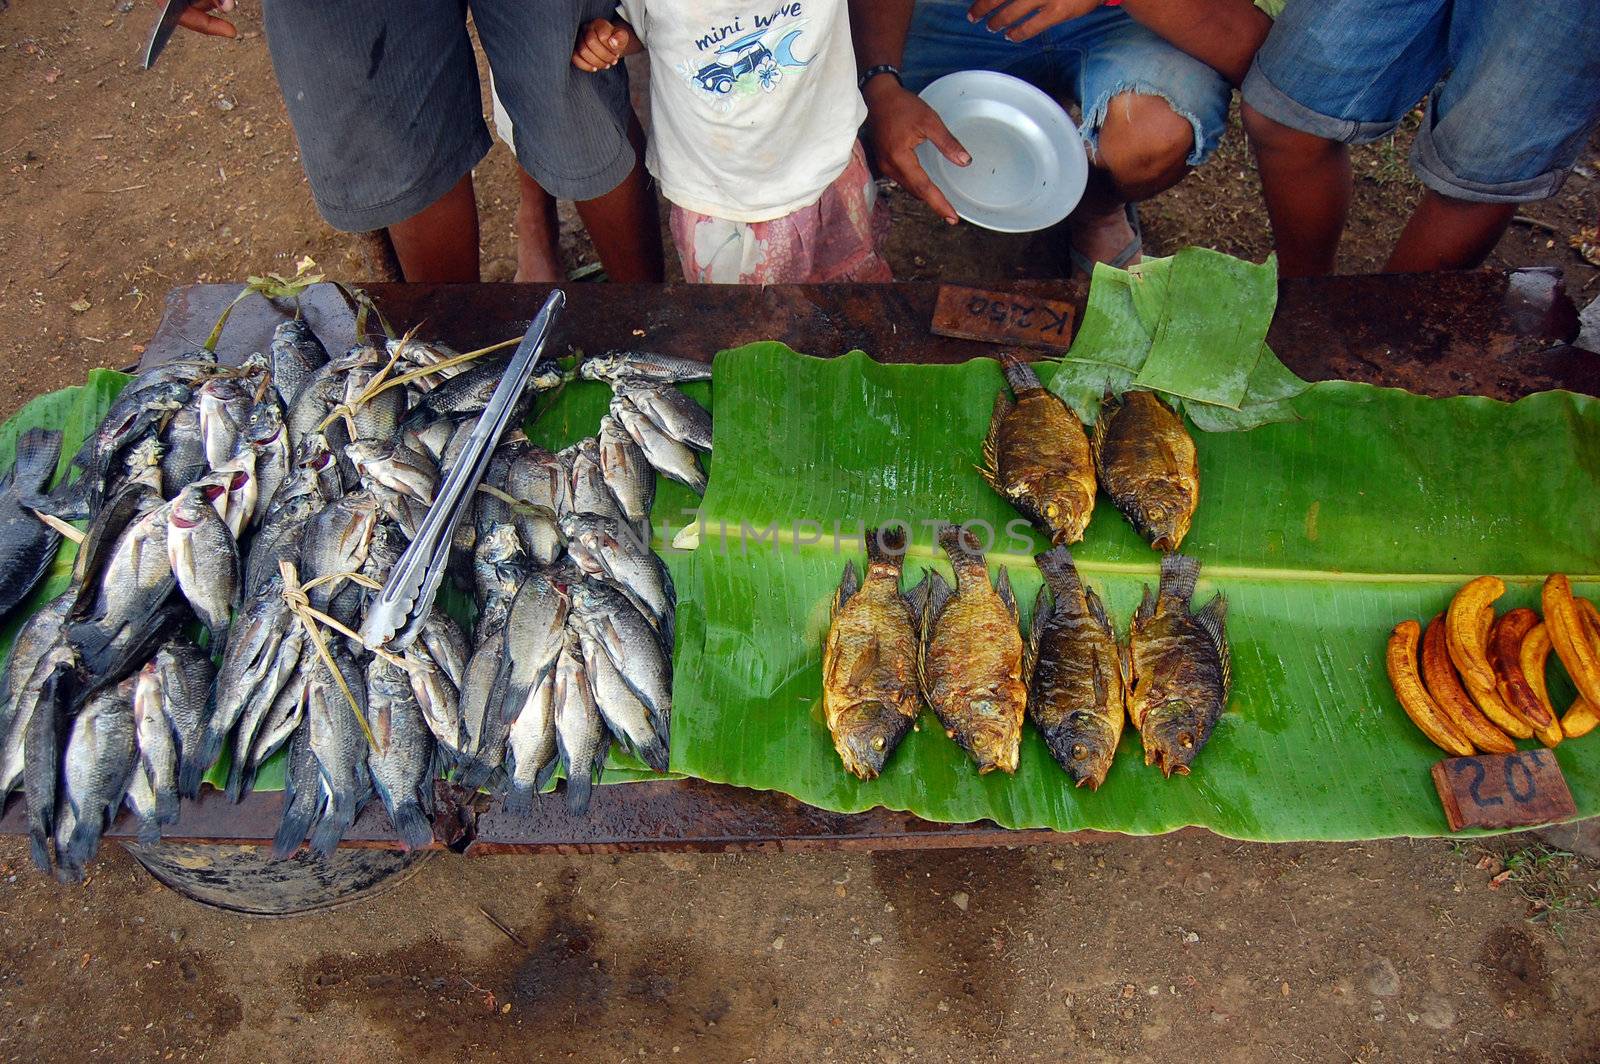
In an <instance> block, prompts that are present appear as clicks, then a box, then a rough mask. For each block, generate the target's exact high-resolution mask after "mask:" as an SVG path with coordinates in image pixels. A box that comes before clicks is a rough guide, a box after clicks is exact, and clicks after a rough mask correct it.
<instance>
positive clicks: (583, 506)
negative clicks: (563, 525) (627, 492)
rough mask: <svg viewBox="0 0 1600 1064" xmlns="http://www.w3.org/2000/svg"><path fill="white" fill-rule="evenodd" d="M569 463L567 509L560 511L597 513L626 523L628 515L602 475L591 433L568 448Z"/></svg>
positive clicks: (597, 444) (598, 443)
mask: <svg viewBox="0 0 1600 1064" xmlns="http://www.w3.org/2000/svg"><path fill="white" fill-rule="evenodd" d="M565 453H567V454H568V455H569V457H568V459H567V461H568V462H569V464H570V470H571V471H570V473H569V474H568V481H567V482H568V484H569V485H570V486H571V498H570V501H569V503H568V507H567V509H565V510H563V511H560V512H561V513H584V514H599V515H601V516H603V517H610V518H614V519H615V520H617V521H619V522H621V523H623V524H627V523H628V515H627V513H626V511H624V510H623V509H622V504H621V503H620V502H618V501H617V497H616V496H615V495H612V494H611V489H610V488H609V487H607V486H606V479H605V474H604V472H602V470H601V468H600V441H599V440H597V439H595V438H594V437H593V436H590V437H588V438H586V439H583V440H580V441H579V442H577V443H575V444H573V445H572V446H571V447H569V448H567V451H566V452H565Z"/></svg>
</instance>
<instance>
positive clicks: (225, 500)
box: [195, 449, 260, 541]
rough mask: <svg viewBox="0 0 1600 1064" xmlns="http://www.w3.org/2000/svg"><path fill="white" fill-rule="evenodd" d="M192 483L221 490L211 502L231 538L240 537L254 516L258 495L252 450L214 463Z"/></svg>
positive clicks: (254, 459) (254, 458)
mask: <svg viewBox="0 0 1600 1064" xmlns="http://www.w3.org/2000/svg"><path fill="white" fill-rule="evenodd" d="M195 483H196V484H199V485H202V486H206V487H217V488H222V489H223V490H224V492H225V494H222V495H217V496H214V497H211V505H212V506H214V507H216V510H217V513H219V514H221V515H222V520H223V521H225V522H226V523H227V525H228V531H229V532H231V533H233V538H234V540H235V541H237V540H239V539H240V538H242V537H243V536H244V533H245V529H247V528H249V527H251V524H250V523H251V521H252V520H254V518H255V514H256V501H257V499H258V498H259V497H260V490H259V489H260V484H259V483H258V482H257V480H256V456H255V452H254V451H251V450H248V449H246V450H243V451H240V452H239V453H237V454H235V455H234V456H233V457H232V458H230V459H228V460H227V461H226V462H223V463H222V464H221V465H218V466H214V467H213V468H212V470H211V472H210V473H209V474H208V475H206V476H204V477H201V478H200V479H199V480H197V481H195Z"/></svg>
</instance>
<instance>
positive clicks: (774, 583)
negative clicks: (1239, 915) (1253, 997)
mask: <svg viewBox="0 0 1600 1064" xmlns="http://www.w3.org/2000/svg"><path fill="white" fill-rule="evenodd" d="M1090 324H1091V323H1090V321H1089V320H1087V319H1086V320H1085V323H1084V327H1085V329H1087V328H1089V327H1090ZM1039 368H1040V370H1041V376H1042V377H1044V378H1045V379H1046V381H1047V383H1048V380H1049V377H1050V376H1051V370H1052V367H1051V366H1050V365H1049V364H1041V365H1040V367H1039ZM714 384H715V391H716V395H717V400H718V402H717V408H716V441H715V442H716V448H717V453H718V455H719V456H721V457H720V464H721V468H720V470H719V475H718V476H717V477H714V478H713V479H712V482H711V488H710V490H709V492H708V494H707V497H706V498H705V500H704V501H703V504H702V507H701V512H700V517H699V520H698V521H697V523H696V524H695V526H694V528H693V529H692V530H691V531H690V532H689V533H687V534H686V535H684V536H683V537H682V538H681V541H682V542H683V543H685V544H696V546H695V549H693V550H692V551H690V552H688V553H687V554H682V555H670V554H669V558H674V559H675V560H674V561H673V573H674V576H675V577H676V578H677V579H678V581H679V603H680V609H679V628H678V631H679V635H678V649H677V656H676V666H677V671H676V679H675V686H674V706H675V711H674V720H673V744H672V746H673V768H674V769H676V770H678V771H681V772H684V773H687V774H689V775H693V776H699V777H702V778H704V779H708V780H712V781H716V782H722V783H731V784H737V785H740V786H745V787H753V788H761V789H767V790H776V791H782V792H784V793H786V794H790V795H793V796H795V797H797V798H799V799H801V800H802V801H805V802H808V803H810V804H812V805H816V806H820V807H823V808H827V809H833V810H837V811H842V812H852V811H859V810H864V809H869V808H872V807H874V806H885V807H888V808H891V809H898V810H908V811H910V812H913V813H916V814H917V815H919V816H922V817H925V818H928V819H931V820H938V821H946V822H968V821H974V820H979V819H989V820H993V821H995V822H996V823H999V824H1002V825H1004V826H1007V827H1017V828H1023V827H1049V828H1057V829H1061V830H1075V829H1083V828H1093V829H1102V830H1111V831H1120V832H1127V833H1133V834H1151V833H1158V832H1165V831H1171V830H1174V829H1176V828H1180V827H1183V826H1187V825H1198V826H1202V827H1206V828H1209V829H1211V830H1213V831H1215V832H1218V833H1220V834H1223V835H1227V836H1231V837H1235V838H1240V839H1257V840H1288V839H1300V840H1312V839H1363V838H1377V837H1384V836H1395V835H1417V836H1426V835H1440V834H1445V833H1446V832H1447V830H1448V829H1447V826H1446V823H1445V820H1444V816H1443V813H1442V811H1441V808H1440V805H1439V801H1438V798H1437V796H1436V794H1435V792H1434V788H1433V783H1432V780H1431V777H1430V774H1429V768H1430V766H1431V765H1432V764H1433V763H1434V762H1435V761H1437V760H1439V759H1440V758H1441V757H1442V756H1443V754H1442V753H1441V751H1439V750H1438V749H1437V748H1436V747H1434V746H1432V745H1431V744H1430V743H1428V741H1427V740H1426V739H1424V738H1423V737H1422V735H1421V734H1420V733H1419V732H1418V731H1417V729H1416V728H1415V727H1413V726H1412V725H1411V723H1410V721H1409V720H1408V719H1407V718H1406V717H1405V716H1404V715H1403V713H1402V711H1401V710H1400V708H1399V706H1398V704H1397V703H1396V701H1395V699H1394V696H1393V694H1392V692H1391V691H1390V689H1389V685H1388V681H1387V678H1386V676H1385V673H1384V667H1383V653H1384V645H1385V641H1386V639H1387V636H1388V633H1389V630H1390V628H1391V627H1392V626H1393V625H1394V624H1395V622H1396V621H1398V620H1400V619H1401V618H1404V617H1417V618H1421V619H1424V620H1425V619H1427V618H1428V617H1431V616H1432V615H1433V614H1434V613H1436V612H1438V611H1440V610H1441V609H1443V608H1444V606H1445V605H1446V603H1447V602H1448V601H1449V598H1450V596H1451V595H1452V594H1453V593H1454V591H1455V590H1456V589H1457V587H1459V585H1460V584H1461V583H1462V582H1463V581H1465V580H1466V579H1468V578H1469V577H1472V576H1476V575H1478V574H1480V573H1486V572H1492V573H1498V574H1501V575H1503V576H1505V577H1506V579H1507V583H1508V585H1509V586H1510V591H1509V593H1508V594H1507V595H1506V596H1505V599H1504V601H1503V603H1502V604H1501V605H1502V608H1505V607H1510V606H1513V605H1537V597H1538V586H1539V582H1540V581H1542V579H1543V578H1544V575H1545V574H1546V573H1548V572H1551V571H1564V572H1567V573H1569V574H1571V575H1573V577H1574V579H1575V580H1576V581H1577V583H1578V586H1579V589H1580V590H1581V591H1582V592H1584V593H1587V594H1590V595H1594V594H1595V593H1596V591H1597V590H1600V584H1597V581H1600V507H1597V506H1594V505H1592V500H1593V499H1594V498H1595V497H1596V491H1597V490H1600V401H1596V400H1594V399H1591V398H1586V397H1582V396H1577V395H1573V394H1570V393H1564V392H1547V393H1541V394H1538V395H1534V396H1530V397H1529V398H1526V399H1524V400H1522V401H1520V402H1517V403H1514V404H1505V403H1500V402H1497V401H1494V400H1491V399H1486V398H1477V397H1464V398H1455V399H1430V398H1424V397H1421V396H1417V395H1413V394H1410V393H1407V392H1403V391H1398V390H1394V389H1383V388H1376V387H1371V386H1368V385H1364V384H1356V383H1350V382H1329V383H1323V384H1317V385H1314V386H1312V387H1311V388H1310V389H1309V390H1307V391H1306V392H1304V393H1303V394H1301V395H1299V396H1297V397H1295V398H1294V399H1292V400H1289V402H1290V405H1291V406H1292V407H1293V413H1294V415H1295V420H1292V421H1287V422H1283V423H1278V424H1271V425H1266V426H1263V427H1261V428H1258V429H1255V430H1254V431H1250V432H1233V433H1223V434H1202V435H1201V436H1200V437H1199V438H1198V440H1197V444H1198V447H1199V457H1200V467H1201V482H1202V491H1201V504H1200V510H1199V513H1198V515H1197V517H1196V519H1195V522H1194V527H1193V530H1192V531H1191V532H1190V534H1189V537H1188V539H1187V540H1185V542H1184V551H1185V553H1190V554H1193V555H1194V556H1196V557H1197V558H1199V559H1200V560H1201V562H1202V564H1203V567H1204V568H1203V571H1202V579H1201V584H1200V589H1199V592H1198V593H1197V595H1196V598H1195V602H1194V607H1195V608H1196V609H1198V608H1199V607H1200V606H1201V605H1202V604H1203V603H1204V601H1205V600H1206V599H1207V598H1209V596H1210V595H1211V594H1212V593H1213V592H1215V591H1221V592H1223V593H1224V594H1226V595H1227V597H1228V636H1229V640H1230V643H1231V646H1232V654H1233V675H1234V693H1233V698H1232V703H1231V707H1230V710H1229V712H1228V713H1226V714H1225V715H1224V717H1223V718H1222V721H1221V722H1220V723H1219V725H1218V727H1217V729H1216V732H1215V735H1214V736H1213V738H1212V740H1211V742H1210V744H1209V745H1208V746H1207V747H1206V749H1205V750H1204V751H1203V752H1202V753H1201V755H1200V757H1199V758H1198V760H1197V762H1196V765H1195V769H1194V773H1193V775H1191V776H1188V777H1174V778H1172V779H1163V778H1162V777H1161V775H1160V774H1159V773H1158V772H1157V771H1156V770H1155V769H1154V768H1149V767H1146V766H1145V765H1144V764H1143V763H1142V761H1143V759H1142V749H1141V746H1140V742H1139V738H1138V736H1137V734H1136V733H1134V732H1132V730H1131V729H1130V730H1129V731H1128V732H1127V733H1125V735H1124V738H1123V745H1122V748H1121V750H1120V752H1119V754H1118V757H1117V760H1116V763H1115V764H1114V765H1113V767H1112V769H1111V772H1110V775H1109V777H1108V779H1107V780H1106V782H1105V785H1104V786H1102V787H1101V788H1100V790H1099V791H1097V792H1092V791H1089V790H1079V789H1076V788H1073V787H1072V786H1071V785H1070V781H1069V780H1068V779H1067V777H1066V775H1065V773H1064V772H1063V771H1062V770H1061V769H1060V768H1059V767H1058V766H1057V765H1056V764H1055V762H1054V761H1053V760H1052V759H1051V758H1050V756H1049V754H1048V752H1047V751H1046V749H1045V746H1044V744H1043V742H1042V740H1040V739H1039V737H1038V735H1037V734H1036V733H1035V732H1034V730H1033V729H1032V727H1031V725H1030V726H1028V727H1027V728H1026V729H1025V736H1024V741H1023V749H1022V756H1021V764H1020V767H1019V769H1018V771H1017V773H1016V775H1015V776H1012V777H1008V776H1004V775H1001V774H991V775H989V776H979V775H978V774H977V772H976V771H975V769H974V768H973V766H972V765H971V763H970V762H969V761H968V760H967V759H966V757H965V756H964V755H963V754H962V753H961V752H960V751H959V750H958V749H957V748H956V746H955V745H954V744H953V743H952V742H950V741H949V740H948V739H947V738H946V737H945V736H944V734H943V732H942V731H941V729H940V728H939V727H938V724H937V722H936V721H935V720H934V718H933V717H932V716H931V714H925V715H924V718H923V721H922V724H921V726H920V728H919V729H918V730H917V731H915V732H913V733H912V734H911V735H910V736H908V738H907V739H906V740H905V742H904V744H903V745H902V746H901V748H900V749H899V751H898V752H897V753H896V754H895V755H894V757H893V758H892V759H891V760H890V762H889V766H888V768H887V770H886V771H885V773H884V775H883V776H882V777H881V778H879V779H878V780H875V781H872V782H862V781H859V780H856V779H855V778H854V777H851V776H849V775H848V774H847V773H845V771H844V770H843V768H842V767H841V766H840V764H839V760H838V757H837V755H836V754H835V753H834V751H833V748H832V745H831V742H830V739H829V736H828V734H827V730H826V728H825V727H824V725H823V723H822V721H821V717H820V705H819V691H820V682H821V681H820V669H819V663H820V646H821V642H822V638H823V635H824V633H825V631H826V629H827V625H828V619H829V618H828V610H829V600H830V597H831V595H832V593H833V590H834V587H835V586H836V585H837V583H838V580H839V576H840V572H841V570H842V568H843V566H844V563H845V561H846V560H849V559H855V560H856V561H857V563H858V565H859V564H860V560H861V556H862V555H861V549H860V545H859V540H858V539H855V538H854V537H858V536H859V533H860V530H861V529H862V528H865V527H872V526H875V525H879V524H881V523H885V522H888V521H892V520H899V521H902V522H905V523H907V524H909V525H910V526H911V530H912V548H911V553H910V556H909V558H908V561H907V570H908V571H907V574H906V586H907V587H909V586H910V585H911V583H913V582H914V581H915V580H916V579H917V578H918V577H919V576H920V570H921V568H922V567H923V566H926V565H930V564H931V565H934V566H935V567H936V568H940V569H941V570H942V571H944V572H946V573H947V574H948V568H947V567H946V566H944V564H943V562H942V561H940V560H938V559H937V558H936V557H935V556H936V555H937V553H938V552H937V551H936V550H935V549H934V548H933V546H932V537H931V528H930V526H929V525H927V524H924V522H931V521H934V520H954V521H965V522H982V523H984V524H985V525H986V526H987V527H988V528H990V529H993V530H995V533H996V534H995V537H994V539H995V543H994V548H993V550H992V551H991V552H990V555H989V561H990V563H991V566H992V567H998V566H999V565H1002V564H1003V565H1005V566H1006V567H1007V568H1008V569H1009V570H1010V575H1011V579H1012V581H1013V583H1014V585H1015V587H1016V588H1017V591H1018V598H1019V600H1020V601H1021V603H1022V604H1023V612H1024V623H1026V618H1027V615H1028V613H1029V607H1030V606H1031V604H1032V601H1033V596H1034V594H1035V591H1036V589H1037V587H1038V584H1039V577H1038V573H1037V570H1036V568H1035V567H1034V564H1033V562H1032V558H1031V555H1032V554H1033V553H1034V552H1035V551H1036V550H1040V549H1043V547H1044V544H1043V543H1042V542H1040V541H1039V540H1038V539H1037V538H1036V537H1034V536H1033V534H1032V533H1031V532H1030V531H1027V530H1026V529H1025V528H1023V527H1022V526H1020V525H1011V526H1010V527H1009V528H1008V527H1007V526H1008V523H1009V522H1012V521H1014V520H1016V518H1017V515H1016V514H1015V513H1014V512H1012V511H1011V510H1010V509H1009V508H1008V507H1007V506H1006V505H1005V504H1004V503H1003V501H1002V500H1001V499H1000V498H999V497H998V496H996V495H995V494H994V493H993V492H992V491H991V490H990V489H989V488H988V486H987V485H986V484H985V483H984V482H983V480H982V479H981V478H980V476H979V475H978V473H977V471H976V466H977V463H978V461H979V449H980V444H981V441H982V439H983V436H984V432H985V429H986V426H987V422H988V418H989V412H990V410H991V407H992V404H993V400H994V396H995V394H996V392H997V391H998V390H999V389H1000V388H1001V386H1002V382H1001V376H1000V373H999V370H998V367H997V365H996V363H994V362H993V361H990V360H987V359H979V360H974V361H972V362H968V363H966V364H963V365H958V366H908V365H894V366H890V365H882V364H879V363H876V362H873V361H872V360H871V359H869V358H868V357H867V356H866V355H864V354H862V353H861V352H852V353H850V354H848V355H846V356H844V357H841V358H838V359H832V360H821V359H812V358H807V357H805V356H801V355H797V354H795V353H794V352H792V351H790V350H789V349H787V348H786V347H784V346H782V345H781V344H776V343H767V344H755V345H751V346H748V347H745V348H741V349H738V350H736V351H730V352H724V353H722V354H720V355H719V356H718V357H717V361H716V368H715V381H714ZM980 538H982V534H981V533H980ZM836 539H837V540H838V541H842V542H838V541H836ZM1073 553H1074V555H1075V556H1076V558H1077V559H1078V565H1079V569H1080V571H1081V572H1082V573H1083V575H1084V577H1085V579H1086V580H1088V581H1089V582H1090V583H1091V584H1092V585H1093V586H1094V587H1096V588H1097V589H1098V590H1099V592H1100V593H1101V595H1102V597H1103V598H1104V599H1105V600H1106V603H1107V605H1108V607H1109V608H1110V610H1111V611H1112V614H1113V616H1114V618H1115V619H1116V621H1117V622H1118V626H1119V630H1120V631H1125V630H1126V626H1127V621H1128V618H1129V616H1130V614H1131V613H1132V610H1133V607H1134V606H1135V604H1136V603H1137V601H1138V598H1139V596H1140V593H1141V591H1142V589H1143V587H1144V585H1145V584H1146V583H1147V582H1152V583H1153V581H1154V578H1155V574H1156V571H1157V565H1158V558H1157V555H1156V554H1155V552H1153V551H1151V550H1150V549H1149V548H1148V547H1147V546H1146V545H1145V543H1144V542H1143V541H1142V540H1141V539H1139V538H1138V536H1136V535H1135V534H1134V532H1133V531H1132V529H1131V528H1130V527H1129V526H1128V524H1127V523H1126V522H1125V521H1124V520H1123V519H1122V517H1121V515H1120V514H1118V513H1117V511H1116V510H1115V509H1114V508H1113V507H1112V506H1111V505H1110V503H1109V501H1107V500H1106V499H1105V498H1104V497H1103V496H1102V498H1101V500H1100V503H1099V506H1098V507H1097V509H1096V512H1095V516H1094V520H1093V522H1092V523H1091V525H1090V527H1089V530H1088V533H1087V535H1086V537H1085V539H1084V541H1083V542H1082V543H1081V544H1078V545H1077V546H1076V547H1074V550H1073ZM1551 679H1552V696H1553V697H1554V698H1555V699H1556V700H1557V701H1558V703H1559V704H1562V705H1564V704H1565V700H1570V698H1571V697H1572V691H1571V688H1570V686H1568V685H1567V683H1566V681H1565V679H1564V677H1562V676H1561V675H1560V671H1559V668H1552V671H1551ZM1556 757H1557V759H1558V760H1559V762H1560V763H1561V766H1562V769H1563V771H1564V772H1565V774H1566V778H1567V781H1568V783H1569V784H1570V786H1571V789H1572V793H1573V797H1574V799H1575V800H1576V802H1577V805H1578V809H1579V811H1580V814H1581V815H1592V814H1595V813H1597V812H1600V738H1595V737H1593V736H1591V737H1589V738H1586V739H1579V740H1574V741H1571V742H1568V743H1564V744H1562V745H1561V746H1560V747H1559V748H1558V749H1557V751H1556Z"/></svg>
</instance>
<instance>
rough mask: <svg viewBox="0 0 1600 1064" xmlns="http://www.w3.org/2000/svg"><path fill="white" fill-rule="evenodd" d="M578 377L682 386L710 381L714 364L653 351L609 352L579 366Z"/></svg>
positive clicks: (591, 358)
mask: <svg viewBox="0 0 1600 1064" xmlns="http://www.w3.org/2000/svg"><path fill="white" fill-rule="evenodd" d="M578 376H580V377H582V378H583V379H584V380H590V381H617V380H625V379H628V378H634V379H638V380H647V381H660V382H662V383H664V384H679V383H682V382H685V381H708V380H710V379H711V363H709V362H700V361H697V360H695V359H692V358H678V357H677V356H675V355H658V354H655V353H653V352H649V351H606V352H604V353H603V354H598V355H594V356H592V357H590V358H587V359H585V360H584V361H583V362H581V363H579V365H578Z"/></svg>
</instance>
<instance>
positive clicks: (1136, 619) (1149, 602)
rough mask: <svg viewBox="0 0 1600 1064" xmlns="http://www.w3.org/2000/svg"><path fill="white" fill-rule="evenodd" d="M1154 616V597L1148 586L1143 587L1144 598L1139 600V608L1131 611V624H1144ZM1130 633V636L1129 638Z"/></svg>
mask: <svg viewBox="0 0 1600 1064" xmlns="http://www.w3.org/2000/svg"><path fill="white" fill-rule="evenodd" d="M1155 615H1156V597H1155V595H1154V593H1152V592H1151V590H1150V585H1149V584H1146V585H1144V597H1143V598H1141V599H1140V600H1139V608H1138V609H1136V610H1134V611H1133V623H1134V624H1145V623H1147V622H1149V620H1150V618H1152V617H1154V616H1155ZM1131 634H1132V633H1131V631H1130V636H1131Z"/></svg>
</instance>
